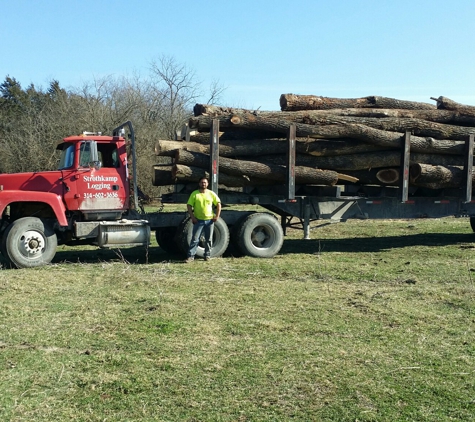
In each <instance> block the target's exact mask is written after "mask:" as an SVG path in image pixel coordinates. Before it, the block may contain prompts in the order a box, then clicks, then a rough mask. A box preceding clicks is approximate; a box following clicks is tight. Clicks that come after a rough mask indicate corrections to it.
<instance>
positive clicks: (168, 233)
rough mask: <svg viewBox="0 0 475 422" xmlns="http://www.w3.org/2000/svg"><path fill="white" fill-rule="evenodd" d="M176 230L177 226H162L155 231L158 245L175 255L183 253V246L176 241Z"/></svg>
mask: <svg viewBox="0 0 475 422" xmlns="http://www.w3.org/2000/svg"><path fill="white" fill-rule="evenodd" d="M176 230H177V228H176V227H162V228H160V229H157V230H156V231H155V237H156V239H157V243H158V246H160V247H161V248H162V249H163V250H164V251H165V252H168V253H169V254H173V255H174V254H179V253H181V248H180V246H179V245H178V244H177V243H176V241H175V235H176Z"/></svg>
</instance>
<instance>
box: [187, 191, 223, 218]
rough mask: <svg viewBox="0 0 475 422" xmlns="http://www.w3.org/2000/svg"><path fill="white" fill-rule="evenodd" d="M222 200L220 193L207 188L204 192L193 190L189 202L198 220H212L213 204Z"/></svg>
mask: <svg viewBox="0 0 475 422" xmlns="http://www.w3.org/2000/svg"><path fill="white" fill-rule="evenodd" d="M220 202H221V201H220V199H219V197H218V195H216V194H215V193H214V192H213V191H212V190H209V189H207V190H206V192H204V193H201V192H200V191H199V190H195V191H193V192H192V193H191V195H190V198H189V199H188V202H187V204H188V205H191V206H192V207H193V214H194V215H195V217H196V218H197V219H198V220H211V219H212V218H213V217H214V212H213V205H217V204H218V203H220Z"/></svg>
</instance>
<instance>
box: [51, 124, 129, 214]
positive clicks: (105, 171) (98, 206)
mask: <svg viewBox="0 0 475 422" xmlns="http://www.w3.org/2000/svg"><path fill="white" fill-rule="evenodd" d="M57 148H58V149H59V150H61V159H60V163H59V171H60V172H61V184H62V186H63V201H64V205H65V207H66V209H67V210H68V211H69V212H71V213H75V214H76V215H78V216H80V217H81V220H87V221H91V220H118V219H119V218H120V217H121V215H122V213H123V212H124V211H126V210H127V209H128V208H129V180H128V168H127V152H126V146H125V140H124V139H123V138H120V137H113V136H102V135H100V134H92V133H87V132H85V133H84V134H83V135H80V136H71V137H68V138H65V139H64V140H63V141H62V142H60V143H59V144H58V147H57Z"/></svg>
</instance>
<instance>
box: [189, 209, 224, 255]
mask: <svg viewBox="0 0 475 422" xmlns="http://www.w3.org/2000/svg"><path fill="white" fill-rule="evenodd" d="M182 224H183V225H182V236H181V239H182V241H181V244H182V248H183V252H185V253H187V252H188V249H189V247H190V243H191V237H192V235H193V222H192V221H191V219H190V218H186V219H185V220H184V221H183V223H182ZM212 245H213V246H212V248H211V258H215V257H217V256H221V255H223V254H224V252H226V249H227V248H228V245H229V228H228V225H227V224H226V222H225V221H224V220H223V219H222V218H218V220H217V221H216V222H215V223H214V230H213V242H212ZM196 256H198V257H200V258H203V257H204V256H205V248H204V246H203V245H202V242H200V244H199V245H198V249H197V250H196Z"/></svg>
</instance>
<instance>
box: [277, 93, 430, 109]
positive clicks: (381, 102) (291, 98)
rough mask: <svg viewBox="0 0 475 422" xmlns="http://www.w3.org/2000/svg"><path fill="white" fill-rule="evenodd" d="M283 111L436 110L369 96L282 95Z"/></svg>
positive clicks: (422, 104)
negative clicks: (339, 109)
mask: <svg viewBox="0 0 475 422" xmlns="http://www.w3.org/2000/svg"><path fill="white" fill-rule="evenodd" d="M280 108H281V110H282V111H297V110H328V109H333V108H398V109H411V110H412V109H426V110H430V109H435V106H434V105H433V104H428V103H419V102H415V101H403V100H396V99H394V98H387V97H377V96H369V97H363V98H329V97H320V96H315V95H295V94H282V95H281V96H280Z"/></svg>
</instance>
